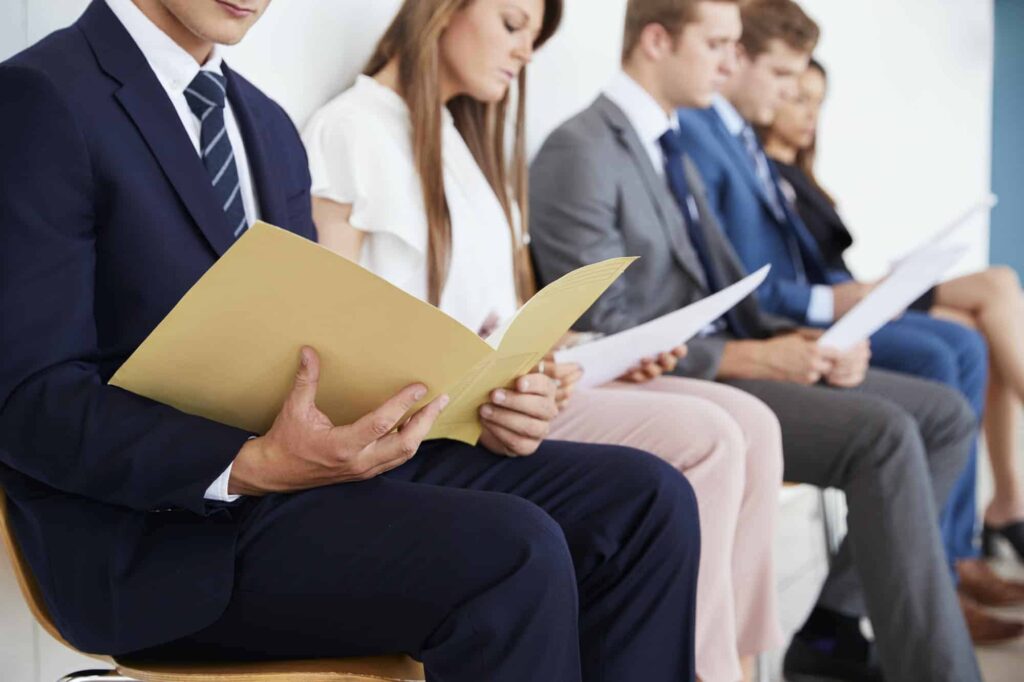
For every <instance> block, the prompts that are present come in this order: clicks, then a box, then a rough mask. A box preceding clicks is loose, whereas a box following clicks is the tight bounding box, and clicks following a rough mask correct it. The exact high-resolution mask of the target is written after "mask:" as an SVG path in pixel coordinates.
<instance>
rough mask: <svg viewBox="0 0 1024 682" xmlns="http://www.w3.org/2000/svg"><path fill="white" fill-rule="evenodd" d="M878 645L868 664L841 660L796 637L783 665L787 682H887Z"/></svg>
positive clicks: (800, 637) (799, 636)
mask: <svg viewBox="0 0 1024 682" xmlns="http://www.w3.org/2000/svg"><path fill="white" fill-rule="evenodd" d="M874 651H875V649H874V644H872V645H871V648H870V653H869V655H868V657H867V659H866V660H864V659H856V660H855V659H851V658H840V657H839V656H836V655H835V654H832V653H829V652H828V651H825V650H823V648H819V647H816V646H815V645H814V644H813V643H812V642H809V641H807V640H806V639H804V638H803V637H802V636H801V635H799V634H798V635H795V636H794V637H793V641H792V642H790V644H789V649H787V650H786V658H785V659H784V660H783V662H782V676H783V677H784V678H785V679H786V681H787V682H883V678H882V669H881V668H880V667H879V666H878V661H877V656H875V653H874Z"/></svg>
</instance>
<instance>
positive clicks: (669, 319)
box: [555, 265, 770, 388]
mask: <svg viewBox="0 0 1024 682" xmlns="http://www.w3.org/2000/svg"><path fill="white" fill-rule="evenodd" d="M769 269H770V266H768V265H766V266H764V267H763V268H761V269H760V270H758V271H757V272H755V273H754V274H752V275H750V276H748V277H746V278H745V279H743V280H741V281H739V282H737V283H736V284H733V285H732V286H731V287H728V288H726V289H723V290H721V291H719V292H718V293H716V294H713V295H711V296H708V297H707V298H705V299H702V300H700V301H697V302H696V303H693V304H691V305H688V306H686V307H685V308H682V309H681V310H677V311H675V312H673V313H669V314H668V315H665V316H663V317H660V318H658V319H656V320H651V321H650V322H647V323H645V324H641V325H639V326H636V327H633V328H632V329H629V330H627V331H624V332H620V333H618V334H614V335H612V336H606V337H604V338H602V339H599V340H597V341H594V342H592V343H587V344H584V345H581V346H576V347H574V348H569V349H566V350H563V351H559V352H558V353H557V354H556V355H555V357H556V359H557V360H558V361H559V362H575V363H577V364H579V365H580V366H582V367H583V379H582V380H580V384H579V387H580V388H590V387H593V386H601V385H602V384H606V383H608V382H609V381H614V380H615V379H618V378H619V377H621V376H622V375H623V374H625V373H626V372H628V371H629V370H631V369H632V368H634V367H636V366H637V365H639V364H640V361H641V360H642V359H644V358H652V357H658V356H660V355H661V354H662V353H664V352H665V351H667V350H669V349H672V348H675V347H677V346H679V345H681V344H683V343H685V342H686V341H688V340H690V339H691V338H692V337H693V336H695V335H696V334H697V333H698V332H700V331H701V330H702V329H704V328H706V327H707V326H708V325H709V324H711V323H712V322H714V321H715V320H717V319H719V318H720V317H722V315H724V314H725V313H726V312H728V311H729V310H730V309H731V308H732V307H733V306H735V305H736V304H737V303H739V302H740V301H742V300H743V299H745V298H746V297H747V296H749V295H750V294H751V293H753V292H754V290H756V289H757V288H758V287H759V286H761V283H762V282H764V280H765V278H766V277H767V276H768V270H769Z"/></svg>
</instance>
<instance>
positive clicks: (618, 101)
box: [604, 71, 679, 177]
mask: <svg viewBox="0 0 1024 682" xmlns="http://www.w3.org/2000/svg"><path fill="white" fill-rule="evenodd" d="M604 96H605V97H607V98H608V99H610V100H611V101H612V102H613V103H614V104H615V106H617V107H618V108H619V109H622V113H624V114H625V115H626V118H627V119H628V120H629V122H630V123H631V124H632V126H633V130H634V131H636V134H637V137H639V138H640V143H641V144H643V146H644V149H645V150H647V155H648V156H649V157H650V158H651V165H653V166H654V172H656V173H657V174H658V176H659V177H665V154H664V152H662V150H661V142H660V141H659V140H660V139H661V136H662V135H664V134H665V133H666V132H668V131H669V129H672V130H678V129H679V120H678V119H677V118H676V117H675V116H673V115H671V114H668V113H666V112H665V110H664V109H662V108H661V105H660V104H658V101H657V100H656V99H654V97H652V96H651V93H649V92H647V90H645V89H644V87H643V86H642V85H640V84H639V83H637V82H636V81H635V80H633V78H632V77H631V76H630V75H629V74H627V73H626V72H625V71H619V72H618V73H617V74H615V76H614V77H613V78H612V82H611V83H609V84H608V87H606V88H605V90H604Z"/></svg>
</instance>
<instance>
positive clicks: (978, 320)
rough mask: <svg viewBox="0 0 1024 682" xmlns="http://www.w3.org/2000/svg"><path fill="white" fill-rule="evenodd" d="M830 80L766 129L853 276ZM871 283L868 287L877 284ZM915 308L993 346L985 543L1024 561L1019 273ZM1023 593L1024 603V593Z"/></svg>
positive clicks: (961, 280)
mask: <svg viewBox="0 0 1024 682" xmlns="http://www.w3.org/2000/svg"><path fill="white" fill-rule="evenodd" d="M827 85H828V81H827V73H826V71H825V68H824V67H823V66H822V65H821V64H820V63H818V62H817V61H815V62H812V63H811V66H810V68H808V70H807V71H806V72H805V73H804V75H803V76H802V77H801V80H800V85H799V93H798V96H797V97H796V98H795V99H793V100H791V101H789V102H787V103H786V104H785V105H784V106H782V107H781V108H780V109H779V111H778V113H777V116H776V119H775V122H774V124H773V125H772V126H771V127H770V128H768V129H766V130H763V131H761V132H762V136H763V138H764V140H765V149H766V151H767V152H768V154H769V155H770V156H772V157H773V159H774V160H775V163H776V166H777V167H778V169H779V172H780V174H781V175H782V176H783V178H785V179H786V181H787V182H788V185H789V187H790V188H791V189H792V196H791V197H790V198H791V199H792V200H794V202H795V204H796V207H797V210H798V211H799V213H800V215H801V217H802V218H803V220H804V222H805V223H806V225H807V228H808V229H809V230H810V231H811V233H812V234H813V235H814V238H815V240H816V241H817V242H818V245H819V246H820V248H821V251H822V255H823V256H824V257H825V259H826V261H827V262H828V265H829V267H830V268H833V269H835V270H838V271H840V272H844V273H847V274H849V269H848V268H847V267H846V263H845V261H844V259H843V253H844V251H846V249H847V248H849V247H850V246H851V245H852V244H853V238H852V236H851V235H850V232H849V230H848V229H847V227H846V225H845V224H844V222H843V220H842V218H841V217H840V215H839V212H838V210H837V207H836V202H835V200H834V198H833V197H832V195H830V194H829V193H828V192H827V191H826V190H825V189H824V188H823V187H822V186H821V184H820V183H819V182H818V179H817V176H816V175H815V172H814V165H815V157H816V152H817V144H818V119H819V115H820V112H821V108H822V105H823V103H824V101H825V96H826V91H827ZM851 276H852V275H851ZM864 286H865V289H866V290H867V289H868V288H870V286H871V285H868V284H865V285H864ZM913 309H915V310H918V311H921V312H926V313H930V314H931V315H933V316H936V317H943V318H946V319H950V320H953V321H956V322H960V323H962V324H964V325H967V326H969V327H972V328H975V329H977V330H979V331H980V332H981V333H982V334H983V335H984V337H985V340H986V341H987V343H988V346H989V354H990V363H991V367H990V372H989V384H988V397H987V406H986V408H985V412H984V416H983V419H984V429H985V437H986V442H987V444H988V453H989V461H990V463H991V466H992V473H993V479H994V481H995V494H994V495H993V497H992V500H991V501H990V502H989V503H988V505H987V507H986V509H985V515H984V520H985V523H984V531H983V548H984V550H985V552H986V554H989V555H991V554H992V552H993V549H994V546H995V542H996V540H997V538H1001V539H1003V540H1005V541H1008V542H1009V544H1010V545H1011V546H1012V548H1013V549H1014V550H1015V552H1016V554H1017V556H1018V558H1019V559H1021V560H1024V494H1022V490H1021V484H1020V480H1021V479H1020V470H1019V462H1018V459H1017V432H1018V425H1017V419H1018V413H1019V410H1020V404H1021V401H1024V294H1022V292H1021V286H1020V282H1019V280H1018V278H1017V275H1016V273H1014V272H1013V270H1011V269H1010V268H1006V267H991V268H988V269H986V270H983V271H981V272H976V273H973V274H970V275H966V276H964V277H958V278H956V279H952V280H950V281H948V282H943V283H941V284H939V285H938V286H936V287H934V288H933V289H932V290H930V291H929V292H928V293H927V294H925V295H924V296H923V297H921V299H919V300H918V301H917V302H915V304H914V305H913ZM1017 598H1018V599H1019V600H1024V592H1022V593H1021V594H1018V596H1017Z"/></svg>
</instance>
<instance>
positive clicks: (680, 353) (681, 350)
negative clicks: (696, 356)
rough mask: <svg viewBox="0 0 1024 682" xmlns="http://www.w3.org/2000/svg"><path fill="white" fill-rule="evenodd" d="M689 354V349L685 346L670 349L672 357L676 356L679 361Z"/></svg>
mask: <svg viewBox="0 0 1024 682" xmlns="http://www.w3.org/2000/svg"><path fill="white" fill-rule="evenodd" d="M689 354H690V349H689V348H687V347H686V346H685V345H684V346H676V347H675V348H673V349H672V355H674V356H676V357H677V358H678V359H680V360H682V359H683V358H685V357H686V356H687V355H689Z"/></svg>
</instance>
